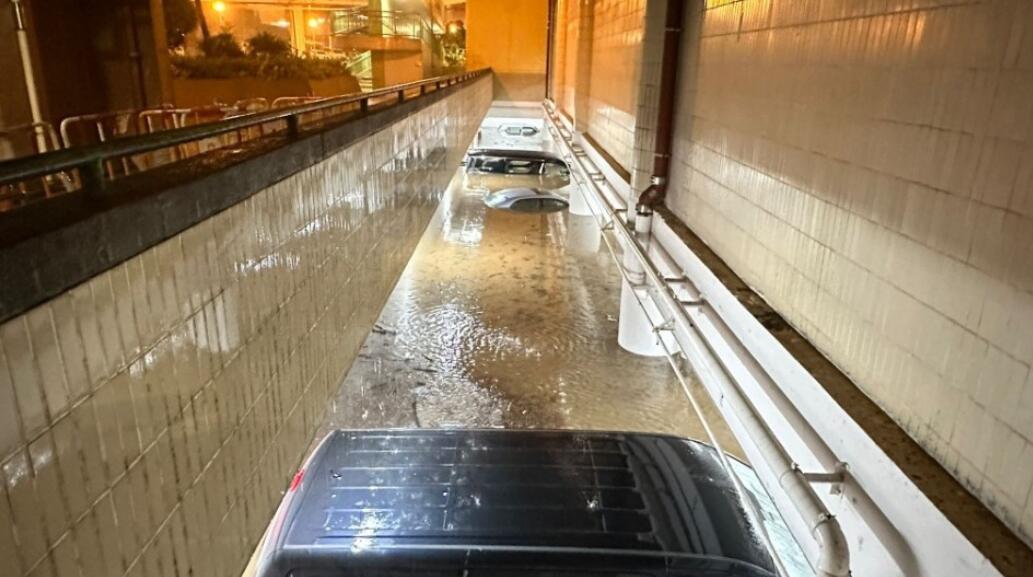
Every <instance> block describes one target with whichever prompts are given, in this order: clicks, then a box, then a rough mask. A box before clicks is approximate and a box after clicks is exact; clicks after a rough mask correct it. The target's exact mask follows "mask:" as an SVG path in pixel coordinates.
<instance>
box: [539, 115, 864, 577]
mask: <svg viewBox="0 0 1033 577" xmlns="http://www.w3.org/2000/svg"><path fill="white" fill-rule="evenodd" d="M550 105H551V102H549V101H546V105H545V112H546V115H547V118H549V119H550V120H551V121H552V122H553V124H554V125H557V126H558V125H559V119H558V115H557V112H556V109H555V108H554V107H552V106H550ZM557 140H558V141H559V142H562V143H563V144H564V145H565V146H566V148H567V150H568V155H567V157H568V158H569V159H570V161H571V164H572V165H575V164H576V165H577V166H578V167H579V168H580V169H581V170H583V171H585V172H587V168H586V167H585V166H584V164H583V162H584V161H583V160H582V158H580V157H579V155H578V154H577V151H575V150H574V149H573V147H572V145H573V140H574V139H573V135H572V134H564V135H561V137H560V138H558V139H557ZM581 156H585V154H584V153H583V152H582V154H581ZM572 168H573V166H572ZM584 180H585V183H586V185H587V186H585V188H587V189H588V190H590V191H592V192H594V193H595V200H596V201H597V202H599V203H600V207H601V208H602V209H603V212H604V213H605V214H604V215H603V216H604V218H605V219H606V222H607V227H608V229H610V230H614V231H615V232H616V233H617V235H618V237H619V238H620V239H621V240H622V241H623V242H622V243H621V244H622V247H624V248H625V249H626V250H628V251H629V252H630V254H631V255H632V256H633V257H634V259H635V260H636V261H637V262H638V263H640V265H641V267H642V273H643V275H644V278H646V279H648V281H649V282H650V283H651V284H652V285H653V286H654V287H656V290H655V291H651V294H652V295H653V296H654V299H655V300H654V302H656V303H657V305H658V306H659V305H660V304H662V305H663V308H665V309H667V311H668V312H669V313H670V315H671V316H670V317H669V319H668V321H669V322H670V326H669V327H665V328H666V330H670V331H672V334H674V336H675V338H676V339H677V335H678V330H676V329H680V331H681V334H684V335H687V336H688V337H689V338H688V339H686V340H687V341H688V343H689V345H690V347H689V348H691V349H693V350H694V352H696V353H697V356H699V357H704V356H709V357H711V358H713V359H714V364H715V365H716V367H715V368H714V369H711V368H710V367H697V366H694V367H693V368H694V369H695V370H696V371H697V372H702V373H706V374H708V375H709V376H710V378H711V380H712V381H713V380H719V381H723V382H725V383H726V386H721V393H722V397H721V399H716V398H715V399H714V401H715V402H716V403H717V404H719V405H720V404H721V403H722V402H727V403H729V404H731V405H732V406H733V412H734V413H735V415H736V416H737V417H738V420H739V423H740V424H741V425H742V426H743V428H745V429H746V430H747V436H748V437H749V438H750V440H752V441H753V442H754V444H755V445H757V447H758V451H759V452H760V453H761V455H762V457H763V459H764V461H766V462H767V465H768V467H769V468H771V469H772V470H773V471H777V473H776V474H777V475H778V481H779V484H780V486H781V488H782V490H783V491H785V493H786V494H787V495H788V496H789V497H790V501H791V502H792V503H793V505H794V507H796V509H797V512H798V513H799V514H800V516H801V517H802V518H803V520H804V521H805V522H806V523H808V524H809V528H810V531H811V536H812V537H813V538H814V539H815V541H816V542H817V544H818V550H819V553H818V558H817V560H816V562H815V567H814V569H815V570H816V573H817V574H818V575H819V576H820V577H846V576H848V575H849V574H850V549H849V546H848V543H847V539H846V536H845V534H844V533H843V530H842V528H841V527H840V524H839V521H838V520H837V519H836V517H835V516H834V515H832V514H831V513H830V511H829V509H828V507H827V506H826V505H825V503H824V501H822V500H821V498H820V497H819V496H818V494H817V492H816V491H815V490H814V487H813V486H812V485H811V483H812V479H811V477H813V478H818V476H816V475H813V474H811V473H805V472H804V471H802V470H801V469H800V468H799V467H798V466H797V465H796V463H795V462H794V461H793V459H792V457H791V456H790V455H789V453H788V451H787V450H786V449H785V447H784V446H783V445H782V443H781V442H780V441H779V440H778V439H777V438H776V436H775V434H774V433H773V432H772V430H771V428H770V426H769V425H768V423H767V422H766V421H765V420H764V418H763V417H761V415H760V413H759V411H758V410H757V408H756V406H755V405H754V404H753V402H752V401H751V400H750V398H749V395H748V394H747V393H746V392H745V391H744V390H743V388H742V385H741V383H739V381H738V380H737V378H736V377H735V375H734V374H733V372H732V371H731V370H730V369H729V367H728V366H727V364H726V363H725V362H724V361H723V360H722V359H721V358H720V355H719V354H718V352H717V351H716V350H715V348H714V345H713V344H712V343H711V342H710V341H709V340H708V338H707V337H706V336H705V335H704V333H703V332H702V331H700V329H699V328H698V327H697V325H696V323H695V322H694V321H693V319H692V318H691V317H690V316H689V314H688V313H687V312H686V308H685V306H686V305H685V303H683V302H681V301H680V300H679V299H678V296H677V294H675V292H674V291H673V290H672V288H671V287H670V285H669V284H668V283H667V282H666V281H665V279H664V275H663V274H662V272H661V271H660V270H659V269H658V268H657V267H656V265H655V264H654V263H653V261H652V259H650V258H649V255H648V254H647V250H648V249H646V248H645V247H643V246H642V244H641V243H640V241H639V239H638V235H637V231H636V230H635V229H634V227H632V226H629V225H628V224H627V223H626V220H625V219H624V218H623V217H622V216H621V215H618V211H621V212H626V211H627V208H628V207H626V206H625V207H622V208H619V209H617V208H615V207H614V206H613V205H611V202H610V200H609V199H608V198H607V195H606V194H605V193H604V192H602V190H601V188H602V187H601V186H600V184H599V182H597V181H596V180H595V179H592V178H586V179H584ZM593 213H594V211H593ZM614 256H615V258H616V255H614ZM621 264H622V263H620V262H618V266H621ZM633 290H634V289H633ZM696 296H697V298H698V300H697V301H696V302H698V303H700V304H701V305H703V306H706V307H709V305H708V304H707V303H706V300H705V299H703V298H702V295H696ZM635 298H636V300H637V299H638V297H637V295H636V297H635ZM658 336H659V333H658ZM678 343H679V346H683V347H684V345H683V344H682V340H680V339H678ZM664 349H665V351H666V346H664ZM672 366H674V363H673V359H672ZM676 372H677V371H676ZM704 380H706V379H704ZM685 391H686V393H687V394H688V396H689V399H690V401H691V402H692V404H693V407H694V408H695V409H696V411H697V414H699V415H700V417H701V420H702V421H703V422H704V427H705V428H709V427H707V425H706V424H705V423H706V419H705V416H704V415H703V414H702V413H700V411H699V408H698V403H697V402H696V401H695V400H694V398H693V397H694V395H693V394H692V392H691V390H690V389H688V388H686V389H685ZM708 433H709V431H708ZM712 440H716V439H715V438H714V437H713V436H712ZM831 473H835V474H837V477H836V479H837V480H838V482H840V483H842V481H843V478H842V477H843V475H842V471H835V472H831ZM729 474H730V475H731V476H732V478H733V481H735V482H736V483H737V484H738V481H737V479H736V476H735V474H734V472H732V471H731V470H729ZM819 475H822V474H819ZM829 478H831V477H829ZM814 482H818V481H814ZM737 488H739V487H737ZM751 509H752V505H749V506H748V507H747V511H750V510H751ZM754 514H755V513H754ZM772 554H773V555H774V551H773V550H772Z"/></svg>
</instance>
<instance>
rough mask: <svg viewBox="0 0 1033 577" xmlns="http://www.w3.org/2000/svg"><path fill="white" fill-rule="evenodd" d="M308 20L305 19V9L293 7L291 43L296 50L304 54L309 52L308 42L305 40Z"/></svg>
mask: <svg viewBox="0 0 1033 577" xmlns="http://www.w3.org/2000/svg"><path fill="white" fill-rule="evenodd" d="M307 26H308V22H307V21H305V9H304V8H298V7H294V8H291V45H293V46H294V50H295V52H297V53H298V54H304V53H306V52H308V43H307V41H306V40H305V28H306V27H307Z"/></svg>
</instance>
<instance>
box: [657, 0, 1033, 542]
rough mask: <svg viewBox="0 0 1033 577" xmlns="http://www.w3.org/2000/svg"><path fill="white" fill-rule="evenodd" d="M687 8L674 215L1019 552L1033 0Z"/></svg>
mask: <svg viewBox="0 0 1033 577" xmlns="http://www.w3.org/2000/svg"><path fill="white" fill-rule="evenodd" d="M701 5H702V3H692V6H695V7H696V8H695V11H694V12H693V14H692V16H691V17H693V18H702V19H703V20H702V32H701V33H700V34H699V35H698V36H690V37H688V38H687V39H686V43H685V45H684V46H683V52H682V55H683V56H682V57H683V62H684V63H685V66H684V67H683V69H682V70H681V73H680V74H681V76H680V78H681V82H682V89H681V91H680V92H679V113H678V118H677V122H678V126H677V132H676V142H675V157H676V158H675V161H674V167H673V168H674V172H673V180H672V188H671V191H670V196H669V199H668V202H669V204H670V206H671V208H672V209H673V210H674V211H675V212H676V213H677V214H678V215H679V216H680V217H681V218H682V219H684V220H685V222H686V223H688V224H689V226H690V227H691V228H692V229H693V230H694V231H695V232H696V233H697V234H699V236H700V237H702V238H703V239H704V240H705V241H706V242H707V243H709V244H710V245H711V246H712V247H713V249H714V250H715V251H716V252H717V254H718V255H720V256H721V257H722V258H724V259H725V260H726V261H727V262H728V263H729V264H730V265H731V267H732V268H733V269H734V270H735V271H736V272H737V273H738V274H740V275H741V276H742V277H743V278H744V279H745V280H746V281H747V282H748V283H750V284H751V285H752V286H753V287H754V288H755V289H757V290H758V291H759V292H760V293H761V294H762V295H763V296H764V297H765V298H766V299H767V300H768V301H769V302H770V303H771V304H772V305H773V306H774V307H775V308H776V309H777V310H778V311H779V312H781V313H782V314H784V315H785V316H786V318H787V319H788V320H789V321H790V322H791V323H792V324H793V325H794V326H796V327H797V328H798V329H800V330H801V331H802V332H803V333H804V334H805V335H806V336H807V337H808V338H809V339H810V340H811V341H812V342H813V343H814V344H815V345H816V346H818V348H820V349H821V350H822V351H823V352H825V353H826V354H827V355H828V356H829V357H830V358H831V359H832V360H833V361H834V362H835V363H837V364H838V365H839V366H840V367H841V368H842V369H843V370H844V371H845V372H846V373H847V374H848V375H849V376H850V377H851V378H852V379H853V380H854V381H855V382H856V383H857V384H858V385H859V386H860V387H861V388H862V389H863V390H864V391H865V392H867V393H868V394H869V395H870V396H871V397H872V398H873V399H875V400H876V401H877V402H878V403H879V404H880V405H881V406H882V407H883V408H884V409H885V410H886V411H887V412H888V413H889V414H890V415H891V416H892V417H893V418H895V419H896V420H897V422H898V423H900V424H901V425H902V426H903V427H904V428H905V430H907V431H908V432H909V433H910V434H911V435H912V436H913V437H914V438H915V439H916V440H918V442H919V443H920V444H921V445H922V446H923V447H925V448H926V449H927V450H928V451H929V452H930V453H931V454H932V455H934V456H935V457H936V458H937V459H938V460H939V461H940V462H941V463H942V464H943V465H944V466H945V467H946V468H947V469H948V470H950V471H952V472H953V473H954V474H955V475H956V476H957V477H958V478H959V479H960V480H961V481H962V482H963V483H964V485H965V486H967V487H968V488H970V489H971V490H972V491H973V492H974V493H975V494H976V495H978V496H979V497H980V499H981V500H982V501H983V502H985V503H986V504H987V505H988V506H989V507H990V508H991V509H992V510H993V511H995V512H996V513H997V514H998V515H999V516H1000V517H1001V518H1002V519H1003V520H1004V521H1005V522H1006V523H1007V524H1008V525H1009V526H1011V527H1012V528H1014V529H1015V530H1016V531H1017V532H1019V533H1020V535H1022V536H1023V537H1024V538H1025V539H1026V540H1027V542H1030V543H1033V496H1031V487H1033V373H1031V372H1030V365H1031V361H1033V2H1028V1H1026V0H988V1H976V0H953V1H949V2H948V1H937V0H914V1H909V2H880V1H858V0H814V1H811V2H770V1H763V0H749V1H727V0H724V1H717V0H711V1H710V2H709V3H708V6H707V7H706V9H705V10H704V9H702V8H701V7H700V6H701Z"/></svg>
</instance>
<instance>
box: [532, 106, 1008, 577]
mask: <svg viewBox="0 0 1033 577" xmlns="http://www.w3.org/2000/svg"><path fill="white" fill-rule="evenodd" d="M547 118H548V119H549V122H550V124H551V125H552V130H554V131H555V132H556V133H557V135H558V136H559V138H557V140H558V141H559V142H560V148H561V149H565V150H561V152H564V153H565V156H566V157H567V159H568V162H570V163H571V164H572V169H575V168H577V169H578V170H581V171H583V172H584V174H585V177H584V178H582V179H581V180H582V182H581V183H580V185H581V187H582V191H581V192H582V194H584V195H585V196H586V197H587V198H588V199H589V204H590V205H592V208H594V209H597V210H601V212H600V214H605V213H606V212H607V209H608V208H610V207H613V206H616V207H618V208H616V209H612V208H611V209H610V213H609V214H610V218H611V219H612V220H611V222H613V221H619V222H620V224H623V223H624V221H625V219H624V218H618V217H617V214H618V213H625V214H626V211H625V210H624V209H623V204H622V203H621V204H616V203H615V202H614V200H618V199H619V197H621V196H623V197H624V198H627V196H626V194H625V195H622V194H620V192H619V191H622V190H624V189H625V188H627V183H625V182H623V181H622V180H621V179H619V178H617V177H616V175H615V174H608V172H612V170H611V171H607V170H606V163H605V162H601V161H600V160H601V157H600V156H599V155H598V154H597V153H595V152H594V151H592V149H591V145H590V144H588V143H587V142H586V141H585V140H584V139H582V138H580V137H579V135H578V134H576V133H574V132H573V131H571V130H570V127H569V126H566V125H564V120H565V119H563V118H562V117H561V116H557V115H556V114H554V112H553V111H552V110H548V109H547ZM582 165H584V166H582ZM607 189H608V190H607ZM611 199H614V200H611ZM603 205H605V207H604V206H603ZM607 226H610V225H607ZM613 226H614V227H615V228H616V227H618V226H620V225H618V224H614V225H613ZM618 230H619V229H618ZM620 232H622V233H628V235H629V236H628V237H629V238H630V231H628V230H627V229H624V230H622V231H620ZM649 239H650V242H649V244H647V245H646V246H645V247H632V248H633V250H634V249H636V248H637V249H639V251H640V256H641V257H642V259H643V260H644V261H645V262H643V268H644V269H645V272H646V275H645V276H646V277H647V279H646V280H647V282H651V283H653V284H654V285H657V286H651V287H650V288H651V289H652V290H650V291H648V295H647V296H646V298H650V299H651V300H653V301H654V302H653V306H654V307H657V309H658V310H667V311H668V312H669V313H672V314H673V319H678V318H679V317H683V318H684V321H683V322H680V323H676V330H674V331H673V335H674V336H675V337H677V341H678V345H679V346H680V347H681V349H682V350H683V352H684V354H685V356H686V358H687V359H688V360H689V361H690V364H691V365H692V367H693V369H694V370H695V372H696V374H697V376H698V377H699V379H700V381H701V382H702V384H703V386H704V387H705V388H706V389H707V391H708V392H709V393H710V395H711V397H712V398H713V399H714V401H715V403H716V404H717V405H718V407H719V409H720V411H721V413H722V416H723V417H724V418H725V419H726V420H727V421H728V424H729V426H730V428H731V429H732V431H733V433H734V434H735V436H736V438H737V440H738V441H739V443H740V445H741V446H742V447H743V450H744V451H745V452H746V455H747V457H748V458H749V460H750V462H751V464H752V465H753V466H754V468H755V470H756V472H757V474H758V476H759V477H760V479H761V481H762V483H763V485H764V487H765V489H766V490H767V491H768V493H769V494H770V495H771V497H772V499H773V501H774V502H775V504H776V506H777V508H778V509H779V511H780V512H782V514H783V517H784V518H785V519H786V521H787V523H788V525H789V528H790V530H791V531H792V532H793V534H794V536H795V537H796V538H797V540H798V541H799V542H800V544H801V546H803V548H804V551H805V554H806V555H807V556H808V559H809V560H810V561H811V563H812V564H818V563H822V562H824V563H828V562H829V558H828V557H825V558H824V561H819V557H820V552H819V550H818V546H817V543H816V542H815V540H814V539H813V538H812V536H811V531H812V529H818V530H822V529H823V527H822V525H824V524H816V523H817V521H818V520H820V518H821V515H822V513H821V509H824V508H827V509H828V510H830V511H832V512H834V513H835V515H836V519H837V520H838V522H839V524H840V525H841V526H842V528H843V533H845V536H846V541H845V543H837V542H836V541H835V536H834V535H832V534H828V535H825V537H826V538H827V539H829V540H830V541H829V542H827V543H826V545H827V547H826V549H829V548H831V549H832V550H833V551H835V549H836V548H837V547H839V546H841V545H843V544H845V545H847V546H848V547H849V551H850V553H851V555H850V562H851V564H852V566H851V570H852V574H853V575H855V576H873V577H874V576H879V577H882V576H894V575H905V576H908V577H911V576H922V577H924V576H929V577H933V576H936V577H940V576H944V575H950V576H952V577H954V576H958V577H976V576H980V577H983V576H993V575H1000V573H999V572H998V571H997V570H996V569H995V568H994V567H993V565H991V564H990V562H989V561H988V560H987V559H986V557H985V556H984V555H983V554H982V553H980V552H979V551H978V550H977V549H976V548H975V547H974V546H973V545H972V544H971V543H970V542H969V541H968V540H967V539H965V537H964V536H963V535H962V534H961V533H960V532H959V531H958V530H957V529H956V528H955V527H954V526H953V525H952V524H951V523H950V522H949V521H948V520H947V518H946V517H944V515H943V514H942V513H941V512H940V511H939V510H938V509H937V508H936V506H935V505H934V504H933V503H932V502H930V501H929V499H928V498H927V497H926V496H925V495H924V494H923V493H922V492H921V491H920V490H919V488H918V487H917V486H915V485H914V484H913V483H912V482H911V481H910V480H909V479H908V477H907V476H906V474H905V473H904V472H903V471H902V470H901V469H900V468H899V467H898V466H897V465H896V464H895V463H894V462H893V461H892V460H891V459H890V458H889V457H888V456H887V455H886V453H885V452H884V451H883V450H882V449H881V448H880V447H878V446H877V445H876V444H875V442H874V441H873V440H872V439H871V438H870V437H868V436H867V435H866V434H865V433H864V431H863V430H862V429H861V427H860V426H859V425H858V424H857V423H856V422H854V421H853V420H852V419H851V418H850V417H849V416H848V415H847V414H846V412H845V411H844V410H843V409H842V408H841V407H840V406H839V405H838V404H837V403H836V402H835V401H834V400H833V399H832V398H831V397H830V396H829V394H828V393H827V392H826V391H825V389H824V388H823V387H822V386H821V385H820V384H819V383H818V382H817V381H816V380H815V378H814V377H813V376H812V375H811V374H810V373H809V372H808V371H807V370H806V369H804V367H803V366H802V365H801V364H800V363H799V362H798V361H797V360H796V359H795V358H794V357H793V356H792V355H791V354H790V353H789V352H788V351H787V350H786V349H785V348H784V347H783V346H782V345H781V344H780V343H779V342H778V341H777V340H776V339H775V337H774V336H773V335H772V334H771V333H769V332H768V330H767V329H765V328H764V327H763V326H762V325H761V324H760V322H759V321H758V320H757V319H756V318H755V317H754V316H753V315H752V314H751V313H750V311H749V310H747V309H746V308H745V307H744V306H743V305H742V303H740V302H739V300H738V299H737V298H736V296H735V295H734V294H732V293H731V291H729V290H728V289H727V287H725V286H724V284H723V283H722V282H721V281H720V280H719V279H718V278H717V276H716V275H714V273H713V272H712V271H710V270H709V269H708V268H707V266H706V265H705V264H704V263H703V261H702V260H701V259H700V258H699V257H698V256H697V255H696V254H694V253H693V252H692V250H691V249H690V248H689V247H688V246H687V245H686V244H685V243H684V242H682V240H681V239H680V238H679V237H678V236H677V234H676V233H675V232H674V231H673V230H672V229H671V228H670V226H668V224H667V223H666V222H665V221H664V220H663V218H662V217H660V216H659V215H654V216H653V218H652V226H651V234H650V236H649ZM622 244H623V243H622ZM643 248H644V250H642V249H643ZM618 264H621V263H618ZM650 273H652V274H650ZM678 277H684V279H683V280H681V281H680V282H676V283H675V285H672V284H671V283H669V282H668V280H670V279H671V278H678ZM681 294H686V295H687V296H686V298H685V299H682V298H681V296H678V297H677V298H675V297H672V296H671V295H681ZM678 300H689V301H692V300H698V301H702V302H701V303H700V304H699V305H698V306H689V307H683V306H682V305H681V304H680V303H678V302H677V301H678ZM740 391H741V392H740ZM737 400H738V401H741V402H737ZM754 419H756V421H757V422H752V421H753V420H754ZM765 431H768V432H770V437H769V436H767V435H766V434H765ZM841 463H846V464H847V465H846V466H845V467H843V466H841ZM837 481H840V482H837ZM783 483H787V484H788V485H789V486H790V487H792V492H793V495H792V496H790V493H789V492H787V491H786V490H784V487H783ZM812 486H814V487H815V488H817V489H818V491H817V492H815V491H812V490H811V487H812ZM808 493H810V494H812V495H814V494H818V495H819V496H820V503H815V502H814V501H812V500H811V499H810V498H808V495H807V494H808ZM816 517H817V518H816ZM804 518H806V519H807V521H804ZM840 554H841V553H840ZM816 568H818V567H816ZM842 568H843V567H842V565H838V564H836V563H833V564H832V565H828V566H825V567H824V568H823V569H824V570H825V571H831V572H832V573H828V574H837V573H835V572H837V571H841V570H842Z"/></svg>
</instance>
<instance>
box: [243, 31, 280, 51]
mask: <svg viewBox="0 0 1033 577" xmlns="http://www.w3.org/2000/svg"><path fill="white" fill-rule="evenodd" d="M247 44H248V54H251V55H253V56H274V57H275V56H286V55H288V54H290V53H291V45H290V42H287V41H286V40H284V39H283V38H280V37H278V36H273V35H272V34H270V33H268V32H259V33H258V34H255V35H254V36H252V37H251V39H249V40H248V41H247Z"/></svg>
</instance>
